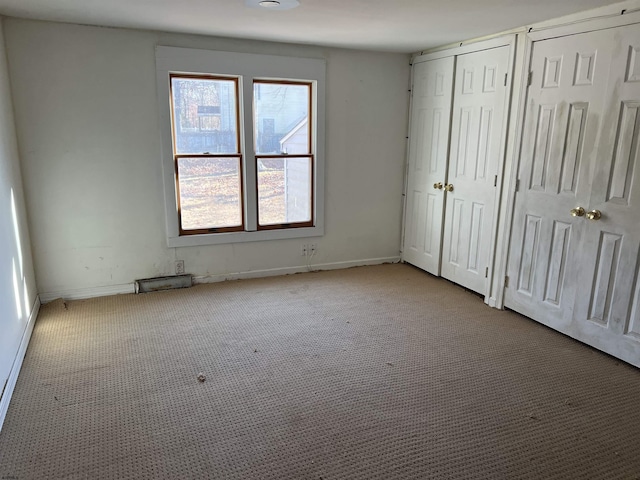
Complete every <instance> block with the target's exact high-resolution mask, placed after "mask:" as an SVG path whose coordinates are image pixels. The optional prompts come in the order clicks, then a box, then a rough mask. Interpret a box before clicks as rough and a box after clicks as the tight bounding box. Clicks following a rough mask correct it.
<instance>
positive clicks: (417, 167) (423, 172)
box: [402, 57, 453, 275]
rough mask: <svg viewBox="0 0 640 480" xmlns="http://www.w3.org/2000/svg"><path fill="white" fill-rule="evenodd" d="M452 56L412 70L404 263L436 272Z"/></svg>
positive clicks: (437, 270) (442, 201)
mask: <svg viewBox="0 0 640 480" xmlns="http://www.w3.org/2000/svg"><path fill="white" fill-rule="evenodd" d="M452 89H453V57H449V58H443V59H439V60H431V61H428V62H422V63H416V64H415V65H414V66H413V88H412V90H413V98H412V110H411V130H410V143H409V171H408V177H407V210H406V217H405V218H406V220H405V239H404V247H403V252H402V258H403V260H404V261H406V262H409V263H411V264H413V265H415V266H417V267H420V268H422V269H423V270H426V271H427V272H430V273H433V274H434V275H439V274H440V246H441V241H442V216H443V209H444V194H443V190H442V189H434V187H433V185H434V184H435V183H438V182H444V180H445V176H446V167H447V151H448V148H449V120H450V117H451V99H452V94H453V92H452Z"/></svg>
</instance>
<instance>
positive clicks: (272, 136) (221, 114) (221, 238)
mask: <svg viewBox="0 0 640 480" xmlns="http://www.w3.org/2000/svg"><path fill="white" fill-rule="evenodd" d="M156 66H157V74H158V99H159V105H160V120H161V128H162V141H163V172H164V180H165V210H166V217H167V237H168V243H169V245H170V246H187V245H202V244H207V243H231V242H241V241H252V240H269V239H279V238H296V237H305V236H319V235H322V234H323V224H322V220H323V219H322V216H323V208H322V199H323V195H322V188H323V181H322V180H323V176H324V175H323V172H324V169H323V161H322V160H323V158H322V157H323V155H322V153H323V148H322V147H323V140H324V130H323V128H322V127H323V123H324V122H323V117H324V108H323V104H322V102H323V100H324V61H322V60H314V59H301V58H291V57H276V56H266V55H248V54H236V53H229V52H214V51H202V50H190V49H180V48H172V47H158V48H157V51H156Z"/></svg>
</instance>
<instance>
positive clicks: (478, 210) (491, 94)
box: [441, 46, 509, 293]
mask: <svg viewBox="0 0 640 480" xmlns="http://www.w3.org/2000/svg"><path fill="white" fill-rule="evenodd" d="M508 65H509V47H506V46H505V47H499V48H492V49H490V50H483V51H480V52H474V53H468V54H465V55H459V56H458V57H457V58H456V80H455V88H454V93H453V119H452V122H451V150H450V152H451V153H450V155H449V166H448V175H447V179H446V185H445V189H449V191H446V197H447V198H446V208H445V222H444V224H445V225H444V239H443V243H442V271H441V274H442V276H443V277H445V278H447V279H449V280H451V281H453V282H456V283H458V284H460V285H462V286H464V287H466V288H469V289H470V290H474V291H476V292H479V293H485V291H486V287H487V281H488V280H487V277H488V274H489V263H490V259H491V257H492V256H491V246H492V244H493V243H494V233H495V230H496V224H495V223H494V219H495V217H496V216H495V212H496V207H497V204H498V200H499V199H498V195H497V193H498V188H497V185H498V170H499V167H500V162H501V160H502V158H503V152H502V149H503V140H504V137H503V135H504V132H505V130H506V125H505V122H504V120H505V114H506V111H507V107H508V106H507V86H506V80H505V79H506V74H507V68H508Z"/></svg>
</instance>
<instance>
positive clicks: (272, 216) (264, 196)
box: [257, 157, 311, 225]
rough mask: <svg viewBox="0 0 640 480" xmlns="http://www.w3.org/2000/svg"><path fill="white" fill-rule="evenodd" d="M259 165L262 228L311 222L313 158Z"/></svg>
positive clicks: (264, 161) (266, 160)
mask: <svg viewBox="0 0 640 480" xmlns="http://www.w3.org/2000/svg"><path fill="white" fill-rule="evenodd" d="M257 161H258V221H259V223H260V225H278V224H283V223H299V222H309V221H311V158H309V157H303V158H296V157H287V158H259V159H258V160H257Z"/></svg>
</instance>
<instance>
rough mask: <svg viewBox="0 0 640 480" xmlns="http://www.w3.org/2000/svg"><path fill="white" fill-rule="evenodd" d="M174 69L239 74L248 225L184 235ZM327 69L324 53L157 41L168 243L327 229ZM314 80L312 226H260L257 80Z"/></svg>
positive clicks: (193, 243) (259, 237)
mask: <svg viewBox="0 0 640 480" xmlns="http://www.w3.org/2000/svg"><path fill="white" fill-rule="evenodd" d="M170 73H190V74H204V75H226V76H232V77H237V78H238V81H239V91H240V95H239V96H240V98H239V99H238V101H239V114H240V125H241V132H240V141H241V145H242V146H241V151H242V160H243V172H244V178H243V180H242V181H243V190H244V212H243V213H244V216H245V217H244V218H245V231H242V232H223V233H206V234H198V235H180V229H179V225H178V200H177V194H176V176H175V165H174V156H173V144H172V125H171V97H170V83H169V74H170ZM325 75H326V64H325V61H324V60H323V59H313V58H299V57H284V56H276V55H260V54H248V53H235V52H221V51H215V50H198V49H192V48H179V47H165V46H157V47H156V76H157V90H158V114H159V117H160V137H161V143H162V176H163V183H164V200H165V216H166V234H167V244H168V246H169V247H188V246H198V245H214V244H224V243H239V242H253V241H263V240H279V239H287V238H304V237H319V236H322V235H324V144H325V108H324V104H325ZM265 78H268V79H274V80H300V81H311V82H312V83H313V88H312V105H313V108H312V112H313V116H312V122H313V123H312V124H313V125H315V135H314V136H313V144H312V152H313V154H314V157H315V158H314V159H315V161H314V176H313V178H314V186H313V195H314V198H313V206H314V211H313V219H314V226H312V227H294V228H281V229H274V230H258V209H257V188H256V184H257V171H256V160H255V147H254V138H253V101H252V100H253V80H254V79H265Z"/></svg>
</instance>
